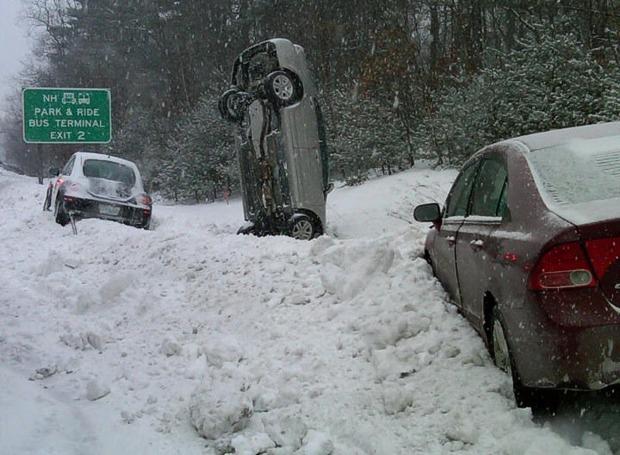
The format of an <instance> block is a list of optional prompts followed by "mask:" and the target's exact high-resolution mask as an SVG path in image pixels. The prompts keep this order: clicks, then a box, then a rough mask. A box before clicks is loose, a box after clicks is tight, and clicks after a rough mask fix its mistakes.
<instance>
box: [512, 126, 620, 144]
mask: <svg viewBox="0 0 620 455" xmlns="http://www.w3.org/2000/svg"><path fill="white" fill-rule="evenodd" d="M618 135H620V122H610V123H598V124H596V125H588V126H578V127H574V128H563V129H558V130H551V131H546V132H544V133H534V134H528V135H525V136H519V137H515V138H513V139H509V140H508V141H506V142H520V143H522V144H524V145H525V146H526V147H527V148H528V149H529V150H530V151H535V150H540V149H545V148H549V147H554V146H557V145H562V144H566V143H568V142H572V141H574V140H578V139H596V138H602V137H607V136H618Z"/></svg>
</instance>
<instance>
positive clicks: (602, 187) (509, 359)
mask: <svg viewBox="0 0 620 455" xmlns="http://www.w3.org/2000/svg"><path fill="white" fill-rule="evenodd" d="M619 177H620V122H616V123H608V124H600V125H593V126H587V127H579V128H570V129H564V130H557V131H550V132H547V133H540V134H533V135H529V136H523V137H519V138H515V139H510V140H507V141H503V142H500V143H498V144H494V145H491V146H488V147H485V148H484V149H482V150H481V151H480V152H478V153H477V154H476V155H474V157H473V158H471V159H470V160H469V161H468V162H467V163H466V164H465V165H464V167H463V170H462V171H461V173H460V174H459V176H458V177H457V179H456V181H455V183H454V186H453V187H452V189H451V191H450V194H449V196H448V199H447V201H446V206H445V208H444V209H443V211H442V210H440V207H439V206H438V205H437V204H424V205H421V206H418V207H416V210H415V218H416V220H418V221H427V222H432V223H433V224H434V228H433V229H432V230H431V231H430V233H429V234H428V237H427V242H426V255H427V258H428V260H429V261H430V263H431V265H432V267H433V270H434V272H435V274H436V275H437V277H438V278H439V280H440V281H441V282H442V284H443V285H444V287H445V288H446V289H447V290H448V292H449V293H450V294H451V295H452V297H453V299H454V301H455V302H456V304H457V305H458V306H459V308H460V310H461V311H462V313H463V314H464V315H465V316H466V317H467V318H468V319H469V320H470V322H472V324H473V326H474V327H475V328H476V330H478V332H480V333H481V335H482V336H483V337H484V338H485V339H486V341H487V345H488V346H489V350H490V352H491V355H492V357H493V359H494V361H495V363H496V365H497V366H498V367H500V368H501V369H503V370H505V371H507V372H508V373H509V374H511V375H512V379H513V385H514V390H515V397H516V399H517V402H518V404H519V405H522V406H536V405H539V404H540V403H539V402H538V400H539V398H540V397H541V392H542V391H549V390H557V389H564V390H570V389H573V390H599V389H603V388H606V387H608V386H611V385H615V384H620V179H619ZM545 395H546V396H548V395H549V394H545Z"/></svg>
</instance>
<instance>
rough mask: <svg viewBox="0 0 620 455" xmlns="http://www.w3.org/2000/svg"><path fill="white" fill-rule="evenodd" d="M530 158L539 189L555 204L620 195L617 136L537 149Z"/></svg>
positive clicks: (619, 162) (618, 138)
mask: <svg viewBox="0 0 620 455" xmlns="http://www.w3.org/2000/svg"><path fill="white" fill-rule="evenodd" d="M529 159H530V163H531V165H532V168H533V169H534V172H535V173H536V174H537V176H538V184H539V186H540V187H541V188H540V190H541V191H542V192H543V193H544V194H545V195H547V196H548V200H549V201H553V202H554V203H555V204H558V205H561V206H564V205H573V204H581V203H586V202H593V201H602V200H607V199H615V198H620V136H613V137H607V138H600V139H589V140H578V141H573V142H570V143H568V144H563V145H559V146H556V147H552V148H547V149H541V150H537V151H534V152H532V153H531V154H530V156H529Z"/></svg>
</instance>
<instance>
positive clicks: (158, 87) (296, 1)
mask: <svg viewBox="0 0 620 455" xmlns="http://www.w3.org/2000/svg"><path fill="white" fill-rule="evenodd" d="M23 16H24V19H23V20H24V22H25V23H27V24H28V25H30V26H31V27H33V29H34V31H35V32H36V34H37V36H38V41H37V44H36V47H35V52H34V58H33V61H32V62H31V64H30V65H29V66H28V69H27V70H26V71H25V72H24V73H23V74H22V76H21V80H20V81H19V83H18V85H19V86H16V87H15V91H14V95H12V96H10V97H9V98H8V99H6V100H4V101H5V103H7V104H8V107H7V108H6V109H5V111H7V113H6V115H4V116H3V117H2V118H0V130H1V131H3V132H4V133H5V134H4V135H3V136H2V137H3V140H4V144H3V145H4V148H5V150H6V151H7V153H8V161H9V162H10V163H11V164H13V165H15V166H18V167H20V168H21V169H23V170H24V172H26V173H28V174H31V175H38V174H45V171H44V169H47V167H49V166H51V165H62V164H63V163H64V161H65V160H66V159H67V158H68V156H69V155H70V154H71V153H73V152H74V151H75V149H76V148H75V147H73V146H67V145H44V146H42V153H40V154H39V153H38V152H37V149H36V146H32V145H28V144H24V143H23V141H22V125H21V105H20V103H21V101H20V100H21V95H20V91H21V88H22V87H26V86H45V87H53V86H59V87H62V86H69V87H102V88H110V89H111V90H112V101H113V137H114V139H113V142H112V143H111V144H109V145H106V146H98V147H90V148H91V149H96V150H100V151H107V152H109V153H112V154H115V155H118V156H123V157H126V158H128V159H131V160H134V161H136V162H137V163H138V165H139V166H140V168H141V169H142V172H143V174H144V176H145V179H146V181H147V182H148V186H149V187H150V188H151V190H158V191H161V192H162V193H163V194H164V195H165V196H167V197H170V198H174V199H176V200H204V198H210V197H211V198H212V197H216V196H217V195H218V194H219V193H221V191H222V189H223V188H225V187H226V186H228V185H230V186H232V187H233V188H234V187H235V186H236V185H237V178H238V177H237V172H238V171H237V162H236V157H235V151H234V146H233V141H232V134H231V131H230V126H229V125H227V124H226V123H225V122H224V121H222V120H221V119H220V117H219V114H218V112H217V100H218V97H219V95H220V94H221V93H222V92H223V91H224V90H225V89H226V88H228V86H229V75H230V70H231V65H232V62H233V60H234V58H235V57H236V55H237V54H238V53H239V52H240V51H242V50H243V49H244V48H246V47H248V46H250V45H252V44H255V43H257V42H260V41H262V40H265V39H269V38H273V37H284V38H289V39H290V40H292V41H293V42H295V43H296V44H300V45H302V46H303V47H304V48H305V49H306V53H307V55H308V58H309V59H310V60H311V63H312V65H313V67H314V69H315V73H316V77H317V80H318V83H319V87H320V90H321V103H322V107H323V111H324V112H325V115H326V121H327V125H326V126H327V132H328V139H329V148H330V153H331V162H330V165H331V171H332V175H333V176H335V177H336V178H340V179H343V180H345V181H346V182H347V183H349V184H355V183H359V182H361V181H363V180H365V179H366V178H367V176H368V175H369V172H370V173H372V172H384V173H392V172H395V171H398V170H400V169H404V168H407V167H410V166H414V165H415V163H416V161H417V160H419V159H432V160H434V162H435V163H436V164H437V165H456V164H459V163H461V162H462V161H464V160H465V159H467V158H468V157H469V156H470V155H471V154H472V153H474V152H475V151H476V150H477V149H479V148H480V147H481V146H483V145H485V144H488V143H491V142H495V141H497V140H501V139H503V138H508V137H512V136H516V135H520V134H526V133H530V132H535V131H542V130H547V129H551V128H559V127H565V126H574V125H582V124H588V123H596V122H601V121H609V120H618V119H620V47H619V46H620V39H619V35H618V33H619V30H620V1H619V0H566V1H563V0H559V1H558V0H516V1H508V0H499V1H490V0H375V1H372V0H337V1H334V0H329V1H328V0H192V1H189V0H24V13H23Z"/></svg>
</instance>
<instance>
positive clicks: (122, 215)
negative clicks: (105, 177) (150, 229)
mask: <svg viewBox="0 0 620 455" xmlns="http://www.w3.org/2000/svg"><path fill="white" fill-rule="evenodd" d="M63 201H64V207H65V211H66V212H67V213H72V214H73V216H75V217H76V218H78V219H84V218H99V219H104V220H112V221H118V222H121V223H123V224H128V225H131V226H136V227H146V226H148V224H149V221H150V219H151V209H150V208H144V207H140V206H136V205H131V204H123V203H119V202H113V201H100V200H93V199H83V198H75V197H69V196H65V197H64V198H63Z"/></svg>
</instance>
